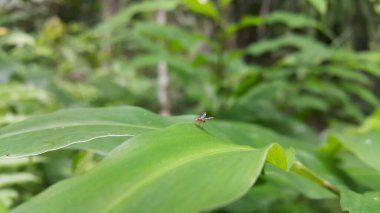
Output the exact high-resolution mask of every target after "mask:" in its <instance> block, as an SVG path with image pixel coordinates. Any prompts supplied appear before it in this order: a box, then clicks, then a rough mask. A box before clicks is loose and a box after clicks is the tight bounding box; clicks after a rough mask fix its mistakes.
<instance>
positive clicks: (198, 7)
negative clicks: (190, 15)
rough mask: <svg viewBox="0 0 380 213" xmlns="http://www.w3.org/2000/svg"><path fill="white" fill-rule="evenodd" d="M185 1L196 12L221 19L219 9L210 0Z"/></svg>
mask: <svg viewBox="0 0 380 213" xmlns="http://www.w3.org/2000/svg"><path fill="white" fill-rule="evenodd" d="M184 3H185V5H186V6H187V7H189V8H190V9H191V10H192V11H194V12H196V13H200V14H203V15H206V16H210V17H212V18H214V19H219V13H218V10H217V9H216V8H215V6H214V4H213V3H212V1H210V0H185V1H184Z"/></svg>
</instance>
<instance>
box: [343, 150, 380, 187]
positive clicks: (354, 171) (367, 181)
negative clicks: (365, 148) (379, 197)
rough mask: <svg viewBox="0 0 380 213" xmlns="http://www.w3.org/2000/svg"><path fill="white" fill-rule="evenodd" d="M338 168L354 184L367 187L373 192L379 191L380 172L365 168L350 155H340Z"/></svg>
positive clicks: (365, 166) (364, 165)
mask: <svg viewBox="0 0 380 213" xmlns="http://www.w3.org/2000/svg"><path fill="white" fill-rule="evenodd" d="M338 157H339V160H340V161H341V165H340V168H342V170H343V171H344V172H345V173H347V174H348V175H349V176H350V177H351V178H352V179H353V180H354V181H355V182H357V183H359V184H360V185H363V186H365V187H369V188H371V189H373V190H380V172H378V171H377V170H375V169H373V168H371V167H369V166H367V165H366V164H364V163H363V162H362V161H360V160H359V159H357V158H356V157H355V156H353V155H352V154H351V153H345V152H343V153H340V154H339V155H338Z"/></svg>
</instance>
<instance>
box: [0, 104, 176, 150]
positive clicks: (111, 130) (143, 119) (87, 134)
mask: <svg viewBox="0 0 380 213" xmlns="http://www.w3.org/2000/svg"><path fill="white" fill-rule="evenodd" d="M169 124H171V122H170V121H167V120H166V119H164V118H163V117H161V116H159V115H156V114H154V113H151V112H149V111H146V110H143V109H140V108H136V107H113V108H104V109H70V110H63V111H58V112H55V113H51V114H48V115H44V116H39V117H35V118H32V119H29V120H25V121H23V122H20V123H16V124H13V125H9V126H6V127H5V128H2V129H0V157H4V156H7V157H20V156H30V155H38V154H41V153H44V152H48V151H52V150H56V149H60V148H63V147H67V146H69V145H71V144H75V143H82V142H88V141H92V140H99V139H103V140H102V141H104V142H106V141H107V139H109V138H114V137H121V138H122V139H127V138H129V137H131V136H134V135H137V134H140V133H142V132H146V131H151V130H156V129H160V128H163V127H166V126H168V125H169ZM111 140H113V141H115V140H114V139H111Z"/></svg>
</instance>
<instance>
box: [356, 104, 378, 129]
mask: <svg viewBox="0 0 380 213" xmlns="http://www.w3.org/2000/svg"><path fill="white" fill-rule="evenodd" d="M370 130H380V110H379V109H378V110H376V111H375V112H374V113H373V114H372V115H371V116H369V117H368V118H367V119H365V121H364V122H363V124H362V125H361V126H360V127H359V129H358V131H359V132H368V131H370Z"/></svg>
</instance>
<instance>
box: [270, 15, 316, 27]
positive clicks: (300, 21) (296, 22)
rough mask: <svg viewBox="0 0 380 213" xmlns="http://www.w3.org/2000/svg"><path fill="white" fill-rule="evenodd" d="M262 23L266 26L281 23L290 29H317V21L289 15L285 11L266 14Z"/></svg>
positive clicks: (302, 16)
mask: <svg viewBox="0 0 380 213" xmlns="http://www.w3.org/2000/svg"><path fill="white" fill-rule="evenodd" d="M264 22H265V23H267V24H274V23H283V24H286V25H287V26H288V27H291V28H300V27H313V28H317V27H318V23H317V21H315V20H314V19H312V18H309V17H307V16H304V15H302V14H296V13H289V12H285V11H276V12H272V13H270V14H268V15H267V16H266V17H264Z"/></svg>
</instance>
